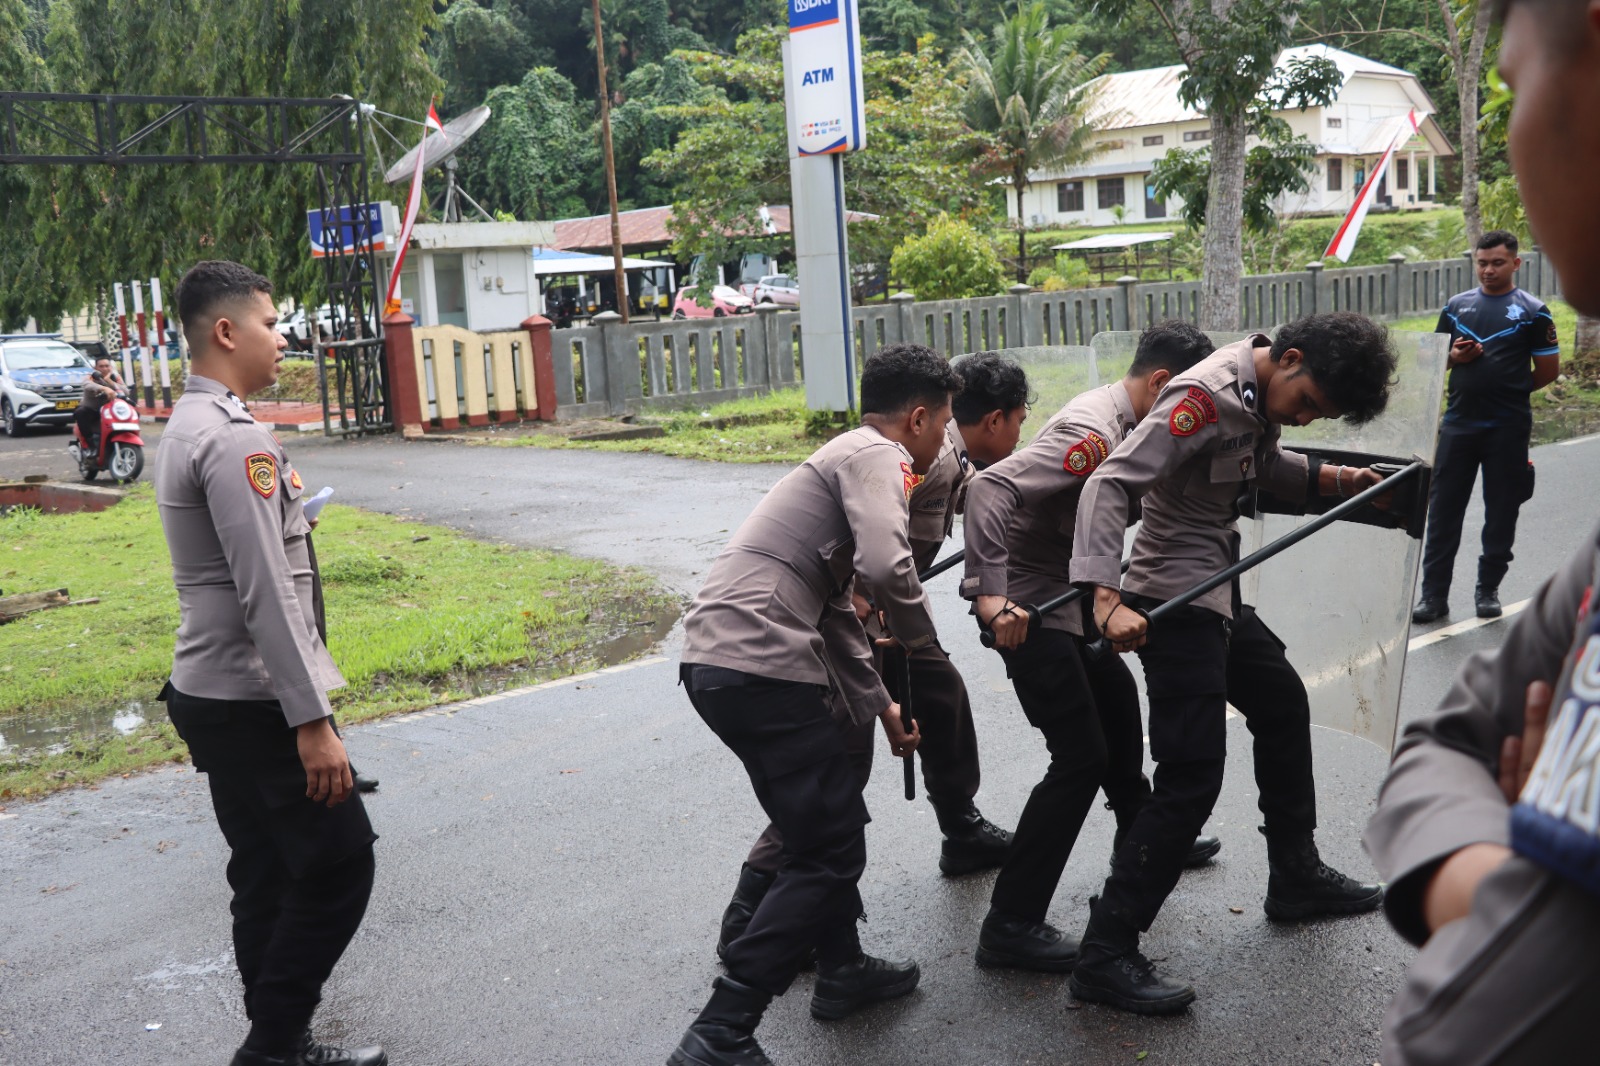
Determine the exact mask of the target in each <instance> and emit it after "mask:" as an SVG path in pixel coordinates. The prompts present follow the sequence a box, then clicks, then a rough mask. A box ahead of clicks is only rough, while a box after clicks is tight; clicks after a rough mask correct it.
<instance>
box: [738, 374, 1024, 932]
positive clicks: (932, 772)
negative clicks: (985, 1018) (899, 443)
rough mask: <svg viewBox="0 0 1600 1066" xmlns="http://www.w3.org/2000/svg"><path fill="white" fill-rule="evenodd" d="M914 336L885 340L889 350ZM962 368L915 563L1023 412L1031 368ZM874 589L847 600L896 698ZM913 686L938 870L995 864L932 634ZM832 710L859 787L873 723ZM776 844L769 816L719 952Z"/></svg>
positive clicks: (941, 533)
mask: <svg viewBox="0 0 1600 1066" xmlns="http://www.w3.org/2000/svg"><path fill="white" fill-rule="evenodd" d="M907 348H915V349H917V350H918V351H919V352H927V353H928V354H930V355H931V354H934V353H933V351H932V349H929V348H925V347H922V346H921V345H888V346H887V347H885V348H884V349H883V351H884V352H887V353H889V354H890V355H891V356H893V355H895V354H896V353H898V352H900V351H901V350H902V349H907ZM952 366H954V367H955V369H956V372H957V373H958V374H959V375H961V382H962V384H961V391H960V392H959V393H957V394H956V398H955V400H954V401H953V403H952V404H951V410H952V417H951V419H950V421H949V422H948V423H947V424H946V430H945V443H944V446H943V447H942V448H941V449H940V450H939V457H938V458H937V459H935V460H934V462H933V466H932V467H931V468H930V469H929V471H928V473H927V474H926V475H924V476H922V478H921V480H920V481H918V482H917V486H916V488H914V489H913V490H912V491H911V500H910V502H909V507H910V522H909V527H908V537H909V540H910V543H911V552H912V555H913V557H914V558H915V559H916V563H917V570H918V571H919V572H920V571H923V570H926V569H927V568H928V567H929V566H930V565H931V564H932V563H933V562H934V560H935V558H936V556H937V555H938V553H939V548H940V546H941V545H942V544H943V543H944V541H945V539H946V538H947V537H948V536H949V535H950V530H951V528H952V527H953V525H954V523H955V516H956V515H957V514H959V513H960V511H961V508H962V505H963V502H964V500H965V499H966V486H967V484H968V482H969V481H970V480H971V477H972V475H973V473H974V472H975V470H976V468H977V467H981V466H987V465H989V464H990V463H993V462H997V461H998V460H1000V459H1002V458H1004V457H1005V456H1007V455H1010V454H1011V452H1012V451H1013V450H1015V448H1016V446H1017V440H1018V438H1019V437H1020V435H1021V433H1022V423H1023V421H1024V420H1025V419H1026V418H1027V416H1028V377H1027V374H1025V373H1024V372H1023V369H1022V367H1020V366H1018V365H1017V364H1016V363H1014V362H1012V361H1011V360H1009V359H1003V358H1001V357H1000V356H997V355H995V354H994V353H992V352H984V353H980V354H978V355H969V356H965V357H963V358H962V359H959V360H957V361H956V362H955V363H953V364H952ZM870 593H871V589H870V588H868V586H867V582H866V581H865V580H863V579H862V578H861V577H860V576H859V575H858V576H857V578H856V583H855V591H854V594H853V595H852V597H851V599H852V602H853V603H854V605H855V608H856V617H858V618H860V619H861V620H862V622H863V624H864V625H865V627H866V631H867V637H868V639H869V640H871V641H873V642H874V648H873V653H874V654H873V662H874V666H875V667H876V668H877V670H878V672H879V674H880V676H882V678H883V682H884V685H885V687H886V688H888V690H889V696H890V698H891V699H893V700H895V701H896V702H899V700H900V696H901V692H900V684H901V674H900V668H899V667H900V662H899V657H900V656H901V655H902V654H903V653H902V652H900V651H898V650H892V651H890V652H889V653H888V659H889V660H890V664H891V667H892V668H891V669H887V670H886V669H884V659H885V656H884V654H883V649H882V648H881V647H878V646H877V643H876V642H877V641H879V640H881V639H883V638H885V637H887V636H889V635H890V634H888V633H887V632H886V631H885V629H884V628H883V625H882V623H881V621H880V619H879V613H878V612H877V611H875V610H874V609H873V607H872V605H871V603H870V602H869V599H870ZM911 685H912V692H913V698H914V709H915V713H916V716H917V723H918V732H920V733H921V734H922V741H921V743H920V744H919V745H918V747H917V752H918V754H920V755H921V756H922V780H923V784H924V786H925V788H924V791H925V792H926V793H927V796H928V799H929V800H930V801H932V803H933V809H934V814H935V815H936V816H937V818H938V820H939V827H940V829H941V830H942V831H943V833H944V840H943V841H942V842H941V844H940V849H939V869H940V870H941V871H942V872H944V873H945V874H947V875H949V876H957V875H960V874H966V873H972V872H974V871H977V870H986V869H992V868H993V867H996V866H998V865H1000V863H1001V861H1003V860H1004V859H1005V856H1006V849H1007V848H1008V847H1009V846H1010V844H1011V834H1010V833H1008V832H1006V831H1005V830H1003V829H1001V828H1000V827H999V826H997V825H995V824H994V823H992V822H990V821H989V820H988V819H987V818H985V817H983V815H982V814H981V813H979V811H978V808H977V806H976V804H974V803H973V797H974V796H975V795H977V792H978V784H979V768H978V735H977V731H976V729H975V728H974V726H973V721H972V704H971V701H970V700H968V698H967V686H966V683H965V681H963V680H962V677H961V672H960V671H959V670H957V669H956V667H955V664H954V663H952V662H951V661H950V657H949V656H948V655H947V654H945V651H944V649H943V648H941V647H940V646H939V645H938V644H937V643H934V644H929V645H927V646H926V647H924V648H920V649H918V650H917V651H916V652H914V653H912V656H911ZM835 717H836V718H837V719H839V721H840V722H841V728H843V729H844V741H845V751H846V753H847V754H848V756H849V758H850V763H851V765H852V766H853V767H854V768H855V771H856V776H857V777H859V778H860V780H861V786H862V787H863V788H865V787H866V784H867V779H868V778H869V777H870V776H871V774H872V746H873V736H872V734H873V726H872V723H871V722H867V723H866V724H865V725H855V724H854V723H852V722H851V721H850V719H849V716H848V715H847V714H845V713H843V712H840V713H839V714H836V715H835ZM782 852H783V834H782V833H781V832H779V830H778V827H777V826H776V825H772V824H769V825H768V826H767V828H766V829H765V831H763V832H762V834H761V836H760V837H759V838H757V840H756V842H755V845H754V846H753V847H751V849H750V854H749V856H748V857H747V858H746V859H745V862H744V865H743V866H742V867H741V868H740V870H739V881H738V884H737V885H736V886H735V887H734V891H733V898H732V899H731V900H729V901H728V906H727V907H726V908H725V909H724V910H723V912H722V924H721V932H720V934H719V936H718V938H717V956H718V957H719V958H720V957H721V956H723V955H725V954H726V953H727V950H728V945H729V944H731V943H733V941H734V940H736V939H738V937H739V935H740V934H742V933H743V932H744V929H745V926H746V925H748V924H749V922H750V916H751V915H752V914H754V913H755V909H756V907H757V906H758V905H759V904H760V903H761V899H762V897H763V896H765V895H766V893H767V890H768V889H769V888H771V887H772V881H773V878H774V877H775V876H777V872H778V866H779V863H780V861H781V857H782Z"/></svg>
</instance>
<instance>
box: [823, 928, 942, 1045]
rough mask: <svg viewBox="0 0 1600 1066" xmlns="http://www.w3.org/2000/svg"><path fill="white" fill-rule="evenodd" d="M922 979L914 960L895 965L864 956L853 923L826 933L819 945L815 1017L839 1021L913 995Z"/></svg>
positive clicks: (895, 963) (885, 960)
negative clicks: (873, 1006) (868, 1005)
mask: <svg viewBox="0 0 1600 1066" xmlns="http://www.w3.org/2000/svg"><path fill="white" fill-rule="evenodd" d="M840 960H843V961H840ZM921 978H922V971H921V970H919V969H918V968H917V964H916V963H914V962H912V961H911V960H910V959H906V960H905V961H904V962H891V961H889V960H888V959H877V958H873V957H872V956H871V955H866V954H863V953H862V951H861V941H859V940H858V939H856V924H855V922H853V921H852V922H850V923H849V924H848V925H846V926H841V927H839V928H837V929H835V930H832V931H831V932H830V933H825V934H824V935H823V937H822V938H821V940H820V941H819V942H818V944H817V983H816V986H815V988H813V990H812V992H811V1016H812V1017H813V1018H820V1019H822V1020H823V1021H836V1020H838V1019H840V1018H844V1017H847V1016H849V1015H851V1014H854V1013H855V1012H856V1011H858V1010H860V1009H861V1008H862V1007H865V1006H866V1005H867V1004H869V1003H877V1002H878V1001H879V1000H884V999H896V998H898V997H900V996H907V995H910V994H911V992H912V990H913V989H915V988H916V987H917V982H918V981H919V980H920V979H921Z"/></svg>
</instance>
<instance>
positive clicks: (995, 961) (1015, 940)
mask: <svg viewBox="0 0 1600 1066" xmlns="http://www.w3.org/2000/svg"><path fill="white" fill-rule="evenodd" d="M973 958H974V960H975V961H976V962H977V964H978V965H979V966H983V967H985V968H988V969H996V968H1003V969H1012V970H1038V971H1039V972H1041V973H1071V972H1072V967H1073V964H1074V963H1076V962H1077V961H1078V942H1077V941H1076V940H1074V939H1073V938H1072V937H1070V936H1067V935H1066V934H1065V933H1063V932H1062V931H1061V930H1059V929H1057V928H1056V927H1055V926H1053V925H1051V924H1050V923H1049V922H1035V921H1032V920H1030V919H1028V918H1019V917H1018V916H1016V915H1014V914H1007V913H1006V912H1005V911H1002V910H996V909H995V908H993V907H990V908H989V914H988V917H986V918H984V920H983V927H982V928H981V929H979V930H978V950H977V952H976V953H974V955H973Z"/></svg>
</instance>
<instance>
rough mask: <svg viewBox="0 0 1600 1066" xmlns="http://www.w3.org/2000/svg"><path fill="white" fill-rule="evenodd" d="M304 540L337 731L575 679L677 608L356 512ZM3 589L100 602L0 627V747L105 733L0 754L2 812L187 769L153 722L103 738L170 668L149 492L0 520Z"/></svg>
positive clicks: (639, 585) (557, 565) (563, 564)
mask: <svg viewBox="0 0 1600 1066" xmlns="http://www.w3.org/2000/svg"><path fill="white" fill-rule="evenodd" d="M316 539H317V551H318V556H319V561H320V563H321V566H322V574H323V578H324V585H325V593H326V598H327V613H328V628H329V643H330V645H331V647H330V651H331V652H332V653H333V657H334V660H335V661H336V662H338V664H339V667H340V669H341V670H342V671H343V673H344V676H345V678H346V679H347V680H348V681H349V685H348V686H347V687H345V688H343V689H340V690H338V691H337V692H335V693H333V705H334V709H335V711H336V712H337V713H338V716H339V720H340V721H341V722H359V721H362V720H364V719H368V718H374V717H377V716H379V715H383V714H388V713H392V712H397V711H405V710H414V709H417V708H422V707H428V706H433V705H435V704H438V703H442V702H448V701H450V700H455V699H465V698H469V697H471V696H473V695H480V694H482V693H484V692H489V691H494V690H496V689H497V688H503V687H511V686H513V685H518V684H525V683H529V682H531V681H536V680H544V679H547V678H552V677H560V676H563V675H566V674H571V673H576V672H579V671H581V670H584V669H587V668H590V667H591V666H593V665H594V664H595V663H596V661H597V659H598V657H599V656H600V655H601V654H603V653H604V651H605V646H606V644H607V642H609V641H612V640H616V639H620V638H621V637H623V636H624V635H627V634H632V635H634V636H635V637H637V636H638V634H640V632H641V631H642V630H643V629H644V628H645V627H656V626H658V625H660V624H661V621H662V619H663V618H667V619H670V618H671V617H674V616H675V615H676V612H677V610H678V608H679V604H678V603H677V601H676V599H675V598H673V597H671V596H668V595H665V594H663V593H661V592H660V591H658V590H657V589H656V587H655V586H654V585H653V584H652V582H651V581H650V580H649V579H648V578H647V577H646V576H645V575H644V574H642V573H640V572H638V571H632V570H624V569H621V568H618V567H615V566H612V565H610V564H608V563H604V562H599V561H595V560H590V559H579V558H576V557H574V556H569V555H562V554H558V553H554V552H544V551H532V550H528V549H523V548H514V547H510V546H506V545H497V544H486V543H483V542H481V541H475V540H471V539H469V538H467V537H465V536H462V535H461V534H459V533H455V532H453V531H451V530H448V529H443V528H440V527H437V526H425V525H421V524H418V523H415V522H410V521H397V520H396V519H395V518H393V517H391V516H387V515H379V514H373V513H371V512H367V511H361V510H358V509H356V508H351V507H338V506H330V507H328V508H327V510H325V511H324V512H323V515H322V521H321V523H320V524H319V526H318V528H317V533H316ZM0 586H3V587H4V588H5V589H6V590H7V591H8V592H19V591H25V590H38V589H50V588H60V587H66V588H68V589H70V590H71V594H72V597H73V598H74V599H84V598H88V597H95V596H97V597H99V598H100V602H99V603H96V604H91V605H85V606H80V607H62V608H57V609H55V610H49V611H41V612H38V613H37V614H34V615H30V616H28V617H26V618H24V619H22V620H20V621H17V622H13V623H11V624H10V625H6V626H0V734H3V733H7V732H11V733H13V734H15V733H16V732H18V731H19V729H20V727H21V726H22V724H23V723H24V722H25V721H26V722H31V723H34V724H37V723H39V722H41V721H42V720H44V719H49V720H50V721H51V722H60V721H74V720H77V721H84V722H88V721H89V720H91V719H93V718H94V717H95V716H96V714H98V715H99V719H100V722H101V729H100V730H99V731H96V732H93V733H82V734H74V735H73V736H72V737H71V738H70V739H69V740H68V744H67V750H65V751H63V752H60V753H57V754H50V755H28V754H21V755H19V754H17V752H18V751H19V750H20V751H22V752H26V751H27V750H28V749H13V751H12V752H10V753H6V754H0V802H3V801H4V800H5V799H6V798H7V797H10V796H28V795H38V794H42V793H44V792H48V791H53V790H54V789H57V788H62V787H65V786H68V785H72V784H77V783H82V782H87V781H93V780H95V779H97V778H100V777H104V776H106V775H108V774H111V773H124V772H129V771H131V770H135V769H138V768H140V767H144V766H150V765H153V764H155V763H158V762H163V761H167V760H170V759H178V758H182V756H183V747H182V744H181V743H180V742H179V741H178V740H177V738H176V736H175V735H174V734H173V733H172V730H171V727H170V726H169V725H168V724H167V723H166V721H165V716H164V715H162V714H161V713H160V712H159V710H158V711H156V712H155V713H154V714H151V713H150V712H148V711H146V712H145V716H146V717H149V718H159V719H160V722H159V724H156V723H154V722H151V723H147V724H145V725H143V726H140V727H139V728H137V729H136V730H134V731H133V732H132V733H131V734H130V735H127V736H121V735H117V734H115V733H112V732H110V731H107V730H104V726H103V723H104V721H105V720H107V719H109V714H107V713H106V712H107V710H108V709H110V708H115V707H118V706H122V705H126V704H128V703H129V702H130V701H133V700H139V701H142V702H143V704H144V706H145V707H146V708H149V707H152V706H154V704H153V700H154V697H155V695H156V692H157V691H158V690H159V688H160V686H161V684H162V682H163V681H164V680H165V679H166V677H167V674H168V672H169V670H170V669H171V666H172V645H173V634H174V632H175V630H176V628H177V624H178V603H177V597H176V595H175V593H174V591H173V587H172V571H171V566H170V563H169V561H168V555H167V549H166V543H165V540H164V539H163V537H162V533H161V523H160V519H159V517H158V515H157V513H156V507H155V497H154V492H153V490H152V489H151V488H150V486H148V485H140V486H139V487H138V488H136V489H135V491H134V492H133V493H132V494H131V495H130V496H129V497H128V498H127V499H126V500H124V501H123V502H122V503H121V504H118V505H117V506H116V507H113V508H111V509H110V510H107V511H103V512H101V513H99V514H77V515H61V516H52V517H43V516H41V515H39V513H38V512H37V511H34V510H31V509H18V510H15V511H13V512H12V513H11V514H10V515H8V516H4V517H0Z"/></svg>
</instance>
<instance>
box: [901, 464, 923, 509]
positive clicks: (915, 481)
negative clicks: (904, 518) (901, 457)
mask: <svg viewBox="0 0 1600 1066" xmlns="http://www.w3.org/2000/svg"><path fill="white" fill-rule="evenodd" d="M900 473H901V474H902V475H904V488H905V490H906V501H907V502H910V500H911V494H912V493H913V492H915V491H916V488H917V486H918V485H920V484H922V475H921V474H913V473H912V472H911V464H910V463H901V464H900Z"/></svg>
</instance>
